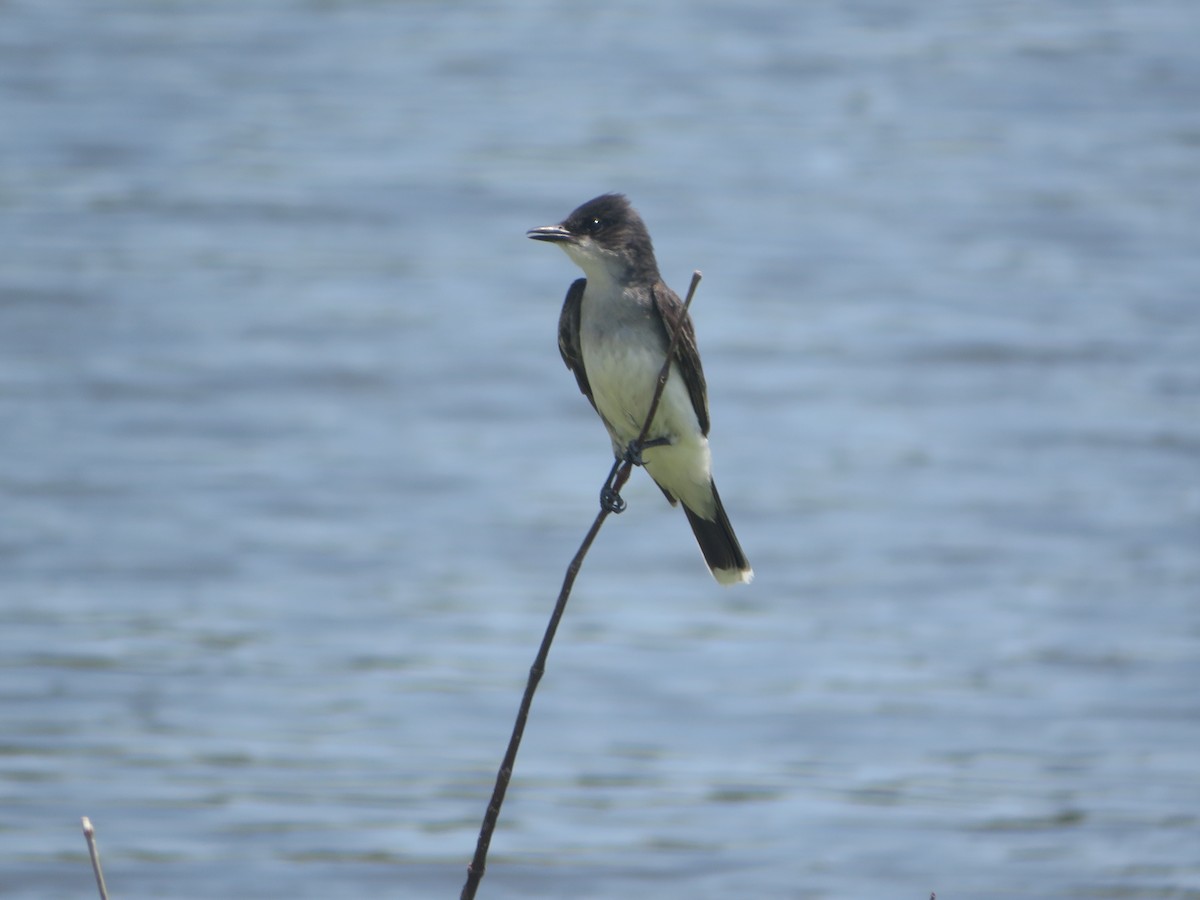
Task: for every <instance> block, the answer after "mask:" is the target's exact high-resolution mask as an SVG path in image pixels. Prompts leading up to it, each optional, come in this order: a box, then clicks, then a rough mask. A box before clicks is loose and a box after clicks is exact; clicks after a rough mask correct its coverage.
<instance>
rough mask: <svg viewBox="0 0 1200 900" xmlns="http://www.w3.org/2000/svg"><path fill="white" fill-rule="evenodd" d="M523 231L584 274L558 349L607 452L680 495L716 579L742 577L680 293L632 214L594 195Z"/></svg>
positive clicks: (623, 204) (570, 298) (566, 311)
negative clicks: (559, 217) (666, 372)
mask: <svg viewBox="0 0 1200 900" xmlns="http://www.w3.org/2000/svg"><path fill="white" fill-rule="evenodd" d="M528 236H529V237H531V238H534V239H535V240H539V241H550V242H552V243H555V244H558V245H559V246H560V247H562V248H563V250H565V251H566V254H567V256H569V257H571V260H572V261H573V262H574V263H575V264H576V265H577V266H579V268H581V269H583V272H584V274H585V275H587V278H580V279H579V280H578V281H576V282H575V283H574V284H572V285H571V287H570V288H569V289H568V290H567V297H566V300H564V301H563V308H562V315H561V316H560V317H559V320H558V349H559V351H560V352H561V353H562V358H563V362H565V363H566V364H567V368H568V369H570V370H571V371H572V372H573V373H574V374H575V380H576V381H577V382H578V383H579V389H580V390H581V391H582V392H583V394H584V396H586V397H587V398H588V400H589V401H591V404H592V406H593V408H595V410H596V412H597V413H599V414H600V418H601V419H602V420H603V422H604V427H605V428H607V429H608V434H609V437H611V438H612V447H613V454H614V455H615V456H616V457H617V459H618V460H622V459H624V458H626V457H627V456H630V457H631V458H632V459H633V460H634V461H635V462H641V463H642V464H643V465H645V467H646V471H647V472H649V473H650V477H651V478H653V479H654V481H655V483H656V484H657V485H658V486H659V488H660V489H661V490H662V492H663V493H664V494H665V495H666V497H667V500H668V501H670V503H671V505H672V506H674V505H675V504H676V503H677V502H680V501H681V502H682V503H683V511H684V513H686V514H687V518H688V522H690V523H691V526H692V531H693V532H694V533H695V535H696V542H697V543H698V544H699V545H700V552H701V553H703V554H704V559H705V561H706V562H707V563H708V567H709V568H710V569H711V570H712V574H713V577H714V578H716V579H717V581H719V582H720V583H721V584H737V583H738V582H747V581H749V580H750V579H751V578H753V577H754V570H753V569H751V568H750V563H749V562H747V561H746V555H745V554H744V553H743V552H742V548H741V546H740V545H739V544H738V540H737V537H736V536H735V535H734V533H733V527H732V526H731V525H730V524H729V518H728V516H726V515H725V508H724V507H723V506H722V505H721V497H720V495H719V494H718V493H717V486H716V484H715V483H714V482H713V478H712V458H711V456H710V454H709V451H708V391H707V388H706V386H705V382H704V371H703V370H702V369H701V368H700V354H699V351H697V349H696V333H695V330H694V328H693V326H692V320H691V317H690V316H689V315H688V313H687V310H686V309H684V306H683V302H682V301H681V300H680V299H679V297H678V296H676V294H675V292H674V291H672V290H671V289H670V288H669V287H667V285H666V283H665V282H664V281H663V280H662V276H660V275H659V274H658V264H657V263H656V262H655V260H654V247H653V245H652V244H651V243H650V233H649V232H648V231H646V226H645V224H643V222H642V218H641V216H639V215H638V214H637V211H636V210H635V209H634V208H633V207H632V206H630V205H629V201H628V200H626V199H625V197H624V196H623V195H621V194H604V195H602V196H600V197H597V198H596V199H594V200H589V201H588V202H587V203H585V204H583V206H581V207H579V208H578V209H577V210H575V211H574V212H573V213H571V214H570V215H569V216H567V218H566V219H564V220H563V222H562V223H561V224H559V225H546V226H543V227H541V228H531V229H530V230H529V231H528ZM676 331H679V338H678V339H677V341H676V344H675V356H674V359H673V360H672V363H671V373H670V377H669V378H668V380H667V384H666V387H665V389H664V390H663V394H662V398H661V400H660V401H659V406H658V410H657V411H656V412H655V415H654V424H653V425H652V426H651V428H650V430H649V431H648V432H647V435H646V440H645V442H644V443H643V444H642V446H641V447H633V448H631V447H630V444H631V443H634V442H636V440H637V437H638V435H639V434H640V433H641V430H642V425H643V423H644V421H645V418H646V414H647V413H648V412H649V411H650V401H651V399H652V398H653V396H654V390H655V385H656V383H657V381H658V374H659V372H660V371H661V369H662V366H663V363H664V362H665V361H666V354H667V349H668V347H669V344H670V341H671V336H672V335H673V334H674V333H675V332H676ZM631 450H632V453H631ZM643 453H644V456H643V455H642V454H643Z"/></svg>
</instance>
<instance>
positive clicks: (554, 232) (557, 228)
mask: <svg viewBox="0 0 1200 900" xmlns="http://www.w3.org/2000/svg"><path fill="white" fill-rule="evenodd" d="M525 237H529V238H533V239H534V240H535V241H550V242H551V243H554V244H561V243H563V242H564V241H573V240H575V236H574V235H573V234H571V232H569V231H567V229H565V228H563V227H562V226H561V225H543V226H542V227H541V228H530V229H529V230H528V231H527V232H525Z"/></svg>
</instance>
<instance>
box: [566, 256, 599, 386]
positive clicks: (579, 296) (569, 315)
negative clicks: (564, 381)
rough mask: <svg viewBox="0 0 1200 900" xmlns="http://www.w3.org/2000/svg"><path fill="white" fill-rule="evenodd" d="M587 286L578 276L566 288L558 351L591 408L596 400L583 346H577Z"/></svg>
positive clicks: (585, 281)
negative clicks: (589, 379)
mask: <svg viewBox="0 0 1200 900" xmlns="http://www.w3.org/2000/svg"><path fill="white" fill-rule="evenodd" d="M585 287H587V279H586V278H580V279H578V280H576V281H575V282H573V283H572V284H571V286H570V287H569V288H567V296H566V298H565V299H564V300H563V307H562V314H561V315H559V317H558V352H559V353H561V354H562V358H563V362H565V363H566V364H567V368H568V369H570V370H571V371H572V372H574V373H575V381H576V382H577V383H578V384H579V390H580V391H581V392H582V393H583V396H585V397H587V398H588V402H589V403H591V404H592V409H595V408H596V401H595V400H593V399H592V386H591V385H590V384H589V383H588V377H587V370H586V369H584V367H583V348H582V347H580V346H579V317H580V309H581V307H582V306H583V289H584V288H585Z"/></svg>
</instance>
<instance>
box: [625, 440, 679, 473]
mask: <svg viewBox="0 0 1200 900" xmlns="http://www.w3.org/2000/svg"><path fill="white" fill-rule="evenodd" d="M670 443H671V439H670V438H669V437H657V438H654V439H653V440H650V441H638V440H633V441H630V442H629V443H628V444H626V445H625V460H626V461H627V462H631V463H633V464H634V465H635V466H644V465H645V464H646V461H645V460H644V459H642V451H643V450H647V449H649V448H650V447H665V446H667V445H668V444H670Z"/></svg>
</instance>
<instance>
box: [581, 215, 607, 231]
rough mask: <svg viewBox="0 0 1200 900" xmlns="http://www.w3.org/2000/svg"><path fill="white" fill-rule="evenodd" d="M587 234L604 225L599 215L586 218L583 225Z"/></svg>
mask: <svg viewBox="0 0 1200 900" xmlns="http://www.w3.org/2000/svg"><path fill="white" fill-rule="evenodd" d="M584 227H585V228H586V229H587V233H588V234H595V233H596V232H598V231H599V230H600V229H602V228H603V227H604V220H603V219H601V218H600V217H599V216H592V218H590V219H588V222H587V225H585V226H584Z"/></svg>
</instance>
